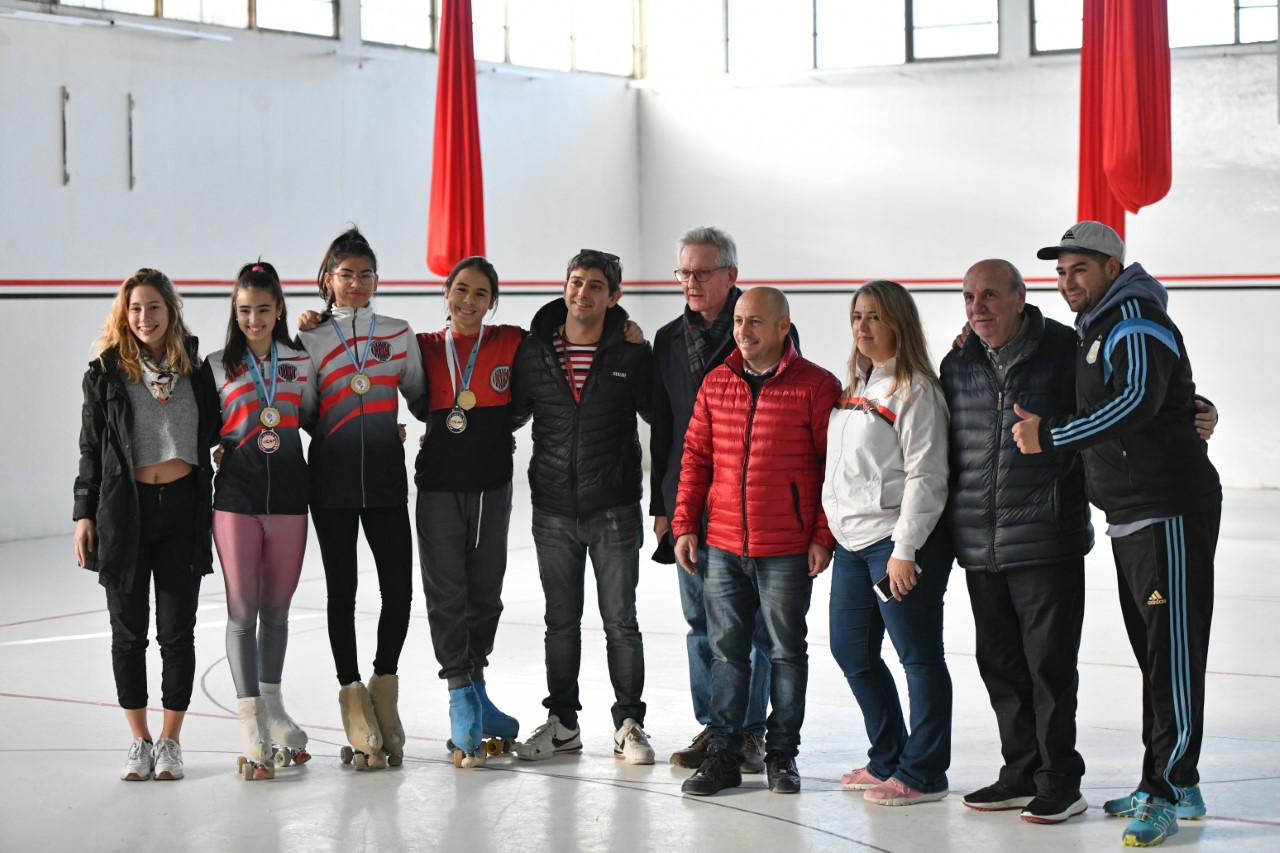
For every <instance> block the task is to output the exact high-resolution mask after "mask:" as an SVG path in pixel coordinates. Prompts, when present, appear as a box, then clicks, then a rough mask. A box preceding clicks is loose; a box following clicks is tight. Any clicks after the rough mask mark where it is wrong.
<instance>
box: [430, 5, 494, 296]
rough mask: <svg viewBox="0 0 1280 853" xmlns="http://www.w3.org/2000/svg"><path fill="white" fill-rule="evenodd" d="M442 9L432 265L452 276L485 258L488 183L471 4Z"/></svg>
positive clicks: (431, 220) (431, 213)
mask: <svg viewBox="0 0 1280 853" xmlns="http://www.w3.org/2000/svg"><path fill="white" fill-rule="evenodd" d="M440 5H441V18H440V70H439V79H438V81H437V85H436V135H435V145H434V148H433V154H432V165H431V207H430V213H429V216H430V220H429V223H428V226H427V267H428V268H430V270H431V271H432V272H433V273H435V274H436V275H448V274H449V271H450V270H452V269H453V265H454V264H456V263H457V262H458V261H460V260H462V259H463V258H465V257H467V256H468V255H483V254H484V180H483V177H482V175H481V171H480V119H479V116H478V114H477V111H476V62H475V51H474V49H473V46H472V42H471V0H444V2H442V3H441V4H440Z"/></svg>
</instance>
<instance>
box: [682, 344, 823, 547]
mask: <svg viewBox="0 0 1280 853" xmlns="http://www.w3.org/2000/svg"><path fill="white" fill-rule="evenodd" d="M839 396H840V383H839V382H838V381H837V380H836V378H835V377H834V376H832V375H831V374H830V373H828V372H827V371H826V370H823V369H822V368H821V367H819V366H818V365H816V364H814V363H813V362H810V361H807V360H805V359H804V358H802V357H801V356H800V354H799V353H797V352H796V351H795V348H794V347H793V346H792V344H791V342H790V341H788V342H787V348H786V352H785V353H784V354H783V356H782V363H781V364H780V365H779V366H778V372H777V373H775V374H774V375H773V376H772V377H771V378H770V379H769V380H768V381H767V382H765V384H764V387H763V388H762V389H761V390H760V396H759V398H758V399H757V400H756V402H755V404H754V405H753V404H752V401H751V388H750V387H748V385H747V382H746V380H745V379H744V378H743V361H742V353H740V352H738V351H737V350H734V351H733V352H732V353H731V354H730V355H729V357H728V358H727V359H725V362H724V364H722V365H720V366H719V367H717V368H716V369H715V370H713V371H711V372H710V373H709V374H707V377H706V379H704V380H703V381H702V387H701V388H700V389H699V391H698V399H697V402H696V403H694V408H693V418H692V419H691V420H690V421H689V429H688V431H687V432H686V433H685V437H684V457H683V459H682V461H681V464H680V489H679V492H678V493H677V495H676V510H675V514H674V516H673V517H672V519H671V532H672V535H673V536H675V537H677V538H678V537H680V536H682V535H684V534H686V533H694V534H696V533H698V529H699V526H700V522H701V520H702V515H703V508H704V507H705V508H706V513H707V544H708V545H713V546H715V547H716V548H719V549H721V550H723V551H728V552H730V553H733V554H737V555H739V556H744V557H778V556H783V555H788V554H803V553H805V552H806V551H808V549H809V545H810V543H812V542H817V543H818V544H819V545H822V546H823V547H824V548H828V549H830V548H832V547H833V546H834V545H835V540H834V539H833V538H832V536H831V531H830V530H829V529H828V528H827V520H826V517H825V516H824V515H823V512H822V473H823V465H824V462H825V460H826V453H827V421H828V419H829V418H830V417H831V409H832V407H833V406H834V405H835V403H836V400H837V399H838V398H839Z"/></svg>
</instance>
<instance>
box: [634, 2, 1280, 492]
mask: <svg viewBox="0 0 1280 853" xmlns="http://www.w3.org/2000/svg"><path fill="white" fill-rule="evenodd" d="M1008 5H1012V4H1006V6H1008ZM1015 23H1016V22H1015ZM1276 84H1277V80H1276V55H1275V46H1274V45H1268V46H1267V47H1266V48H1265V49H1252V50H1249V49H1236V50H1233V51H1225V50H1217V51H1215V50H1209V49H1202V50H1193V51H1185V50H1184V51H1177V52H1175V55H1174V60H1173V170H1174V171H1173V187H1172V190H1171V192H1170V193H1169V194H1168V196H1167V197H1166V198H1165V199H1164V200H1163V201H1161V202H1160V203H1159V204H1157V205H1155V206H1153V207H1151V208H1149V209H1146V210H1143V211H1141V212H1140V213H1139V215H1137V216H1130V217H1129V218H1128V225H1127V230H1128V234H1127V236H1128V246H1129V258H1130V260H1136V261H1139V262H1141V263H1142V264H1143V265H1144V266H1145V267H1146V268H1147V270H1149V271H1150V272H1152V273H1153V274H1155V275H1157V276H1160V275H1167V276H1211V275H1243V276H1246V277H1250V276H1254V277H1258V278H1252V279H1249V280H1251V281H1263V282H1265V281H1267V279H1263V278H1260V276H1262V275H1264V274H1270V275H1271V276H1272V278H1271V279H1270V284H1271V287H1272V288H1280V277H1277V276H1278V275H1280V236H1277V235H1280V125H1277V121H1276V104H1277V93H1276ZM1078 86H1079V62H1078V57H1076V56H1053V57H1037V58H1025V59H1021V60H999V61H997V60H990V61H986V60H984V61H973V62H948V63H934V64H929V63H922V64H919V65H915V66H911V67H906V68H902V67H897V68H885V69H868V70H863V71H858V72H849V73H845V74H827V75H823V76H822V77H821V79H792V80H787V81H774V83H772V84H762V83H749V82H746V83H743V82H739V83H738V84H736V85H727V84H726V83H725V81H718V82H716V83H708V84H706V85H703V86H701V87H699V88H689V87H687V86H684V87H676V86H673V85H665V84H662V83H657V84H655V85H654V86H653V87H652V88H649V89H646V90H645V91H644V92H643V97H642V99H641V103H640V110H641V120H640V127H641V152H640V153H641V168H642V172H641V174H642V181H641V198H640V204H641V216H642V219H641V233H642V235H643V248H644V261H645V264H646V267H647V268H648V269H653V270H655V271H660V273H661V274H664V275H665V274H668V273H667V272H666V271H667V270H670V269H671V268H672V267H673V266H674V264H673V261H674V259H675V255H676V252H675V248H674V243H675V240H676V239H677V238H678V236H679V234H680V233H681V232H682V231H683V230H685V229H686V228H688V227H690V226H693V225H702V224H714V225H719V226H721V227H724V228H725V229H727V230H728V231H730V232H731V233H732V234H733V235H734V236H735V237H736V238H737V240H738V244H739V253H740V267H741V277H742V279H743V280H745V281H746V282H748V283H752V282H757V283H770V282H782V283H783V284H782V285H781V286H783V288H784V289H785V290H787V291H789V292H792V293H797V292H798V293H801V294H803V292H804V291H805V290H806V289H808V290H813V289H817V288H820V287H829V285H816V286H815V285H813V284H807V283H806V282H808V281H812V280H815V279H819V280H821V279H843V280H849V281H851V282H856V281H861V280H866V279H869V278H893V279H904V280H905V279H933V280H951V281H953V282H958V280H959V279H960V278H961V277H962V276H963V274H964V271H965V270H966V269H967V268H968V266H969V265H970V264H971V263H972V262H974V261H977V260H979V259H982V258H987V257H1004V258H1008V259H1010V260H1011V261H1013V262H1014V263H1015V264H1016V265H1017V266H1018V267H1019V268H1020V269H1021V270H1022V272H1023V274H1024V275H1025V276H1027V277H1029V278H1032V277H1039V278H1041V279H1042V281H1041V282H1033V283H1032V286H1033V288H1041V292H1033V293H1032V294H1031V296H1030V298H1031V300H1032V301H1033V302H1035V303H1036V304H1038V305H1039V306H1040V307H1042V308H1043V309H1045V310H1046V313H1047V314H1048V315H1049V316H1052V317H1055V318H1056V319H1059V320H1062V321H1064V322H1068V323H1069V322H1070V321H1071V315H1070V313H1069V312H1068V311H1067V310H1066V308H1065V304H1064V303H1063V301H1062V299H1061V298H1060V297H1059V296H1058V295H1057V293H1056V292H1055V291H1054V290H1052V288H1053V287H1054V285H1055V282H1052V281H1043V279H1045V278H1046V277H1050V278H1051V277H1053V275H1054V271H1053V264H1052V263H1051V262H1044V261H1039V260H1037V259H1036V257H1035V252H1036V250H1037V249H1038V248H1040V247H1042V246H1045V245H1051V244H1054V243H1056V242H1057V241H1058V239H1059V237H1060V236H1061V234H1062V232H1063V231H1065V230H1066V228H1067V227H1068V226H1070V225H1071V224H1072V223H1073V222H1074V221H1075V216H1076V171H1077V165H1076V164H1077V152H1078V141H1077V134H1078V126H1079V124H1078V109H1079V107H1078ZM655 274H656V273H655ZM940 288H941V289H944V290H947V291H948V292H936V291H937V290H938V289H940ZM933 290H934V291H935V292H929V290H928V289H927V288H922V289H921V290H918V291H917V292H916V296H917V300H918V303H919V305H920V308H921V311H922V314H923V317H924V320H925V324H926V328H927V331H928V333H929V338H930V344H931V349H932V352H933V354H934V355H935V357H936V358H938V359H940V358H941V356H942V355H943V354H945V352H946V348H947V347H948V346H949V345H950V341H951V339H952V337H953V336H954V335H955V333H956V332H957V331H958V329H959V327H960V326H961V325H962V324H963V322H964V314H963V304H962V301H961V297H960V295H959V286H958V283H956V284H951V285H945V284H944V285H938V286H935V287H933ZM659 302H661V305H659V304H657V303H659ZM791 304H792V310H793V314H794V316H795V318H796V320H797V322H798V323H799V324H800V327H801V330H802V338H803V342H804V350H805V353H806V355H808V356H810V357H811V358H814V359H815V360H817V361H818V362H820V363H821V364H823V365H824V366H825V367H827V368H828V369H830V370H832V371H834V372H835V373H836V374H837V375H839V376H841V377H842V378H843V377H844V365H845V364H846V362H847V359H848V354H849V347H850V339H849V332H848V326H847V319H848V307H849V295H848V292H847V291H846V292H844V293H841V294H838V295H837V294H827V295H798V296H793V297H792V299H791ZM677 307H678V300H676V299H675V298H674V297H672V298H666V297H663V298H662V299H660V300H659V299H654V298H650V300H649V303H648V304H646V312H647V315H648V316H650V317H654V316H655V315H656V316H658V317H666V316H672V315H674V312H675V310H676V308H677ZM1170 312H1171V314H1172V316H1173V318H1174V320H1175V321H1176V322H1177V323H1178V324H1179V326H1180V328H1181V329H1182V331H1183V333H1184V335H1185V338H1186V342H1187V347H1188V351H1189V352H1190V354H1191V358H1192V363H1193V366H1194V369H1195V376H1196V379H1197V384H1198V386H1199V388H1200V389H1201V391H1202V392H1203V393H1204V394H1205V395H1206V396H1208V397H1210V398H1211V399H1212V400H1214V402H1215V403H1216V404H1217V405H1218V406H1219V408H1220V409H1221V412H1222V418H1223V420H1222V425H1221V427H1220V430H1219V432H1218V435H1217V437H1215V439H1214V440H1213V445H1212V456H1213V459H1214V461H1215V463H1216V464H1217V465H1218V468H1219V471H1220V472H1221V474H1222V477H1223V480H1224V482H1225V483H1227V484H1229V485H1233V486H1249V487H1256V486H1264V487H1272V488H1274V487H1278V486H1280V444H1277V442H1276V441H1275V440H1274V433H1275V423H1276V422H1277V419H1280V397H1278V396H1277V394H1276V390H1277V388H1280V384H1278V383H1277V381H1276V380H1275V378H1274V376H1273V370H1272V362H1273V359H1274V355H1275V352H1276V347H1275V338H1274V331H1273V329H1274V323H1275V318H1276V317H1277V316H1280V289H1271V290H1252V291H1240V290H1225V289H1221V287H1214V286H1212V285H1211V289H1199V290H1177V291H1174V292H1173V294H1172V296H1171V301H1170ZM651 322H652V323H653V325H655V326H656V323H657V321H656V317H655V319H654V320H653V321H651Z"/></svg>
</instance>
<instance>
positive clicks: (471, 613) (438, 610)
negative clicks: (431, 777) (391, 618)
mask: <svg viewBox="0 0 1280 853" xmlns="http://www.w3.org/2000/svg"><path fill="white" fill-rule="evenodd" d="M444 297H445V303H446V305H447V306H448V310H449V322H448V325H446V327H445V328H444V329H442V330H441V331H438V332H427V333H423V334H420V335H418V345H419V347H420V348H421V351H422V362H423V365H424V367H425V369H426V372H427V378H428V382H427V384H428V386H429V388H430V410H431V413H430V415H429V416H428V419H427V433H426V435H425V436H424V438H423V442H422V448H421V450H419V451H418V460H417V466H416V470H417V474H416V476H415V478H414V479H415V482H416V483H417V486H418V507H417V520H418V525H417V526H418V554H419V557H420V561H421V563H422V586H423V590H424V591H425V594H426V599H427V621H428V622H429V624H430V626H431V642H432V645H433V646H434V647H435V653H436V660H438V661H439V662H440V677H441V678H443V679H444V680H445V682H446V683H447V684H448V687H449V722H450V731H451V738H450V747H451V749H452V750H453V763H454V766H456V767H473V766H480V765H483V764H484V761H485V755H486V753H489V754H493V755H497V754H499V753H501V752H506V751H508V750H510V749H511V746H512V742H513V741H514V739H515V737H516V735H517V734H518V729H519V723H518V722H516V720H515V718H513V717H511V716H510V715H508V714H504V713H503V712H502V711H500V710H498V708H497V707H495V706H494V704H493V702H492V701H490V699H489V696H488V692H487V689H486V686H485V679H484V668H485V666H487V665H488V663H489V659H488V656H489V653H490V652H492V651H493V641H494V636H495V634H496V633H497V630H498V618H499V617H500V616H501V614H502V580H503V577H504V575H505V574H506V570H507V528H508V525H509V523H510V521H511V473H512V460H511V456H512V444H511V428H510V425H509V423H508V420H507V404H508V403H509V402H510V400H511V365H512V363H513V362H514V360H515V355H516V350H517V349H519V347H520V342H521V341H522V340H524V336H525V332H524V330H523V329H521V328H520V327H518V326H486V325H484V318H485V315H486V314H487V313H488V312H489V311H490V310H492V309H493V308H494V307H495V306H496V305H497V304H498V273H497V272H496V271H495V270H494V268H493V265H492V264H491V263H489V261H487V260H485V259H484V258H481V257H471V258H465V259H463V260H462V261H459V262H458V264H457V266H455V267H454V268H453V271H452V272H450V273H449V277H448V279H446V280H445V283H444ZM482 747H483V748H482Z"/></svg>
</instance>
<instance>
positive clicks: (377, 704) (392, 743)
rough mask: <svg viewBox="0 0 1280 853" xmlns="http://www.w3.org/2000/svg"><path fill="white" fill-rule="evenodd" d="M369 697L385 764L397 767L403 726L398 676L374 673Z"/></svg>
mask: <svg viewBox="0 0 1280 853" xmlns="http://www.w3.org/2000/svg"><path fill="white" fill-rule="evenodd" d="M369 698H370V699H371V700H373V713H374V715H375V716H377V718H378V730H379V731H380V732H382V751H383V753H384V754H385V755H386V758H387V764H389V765H391V766H392V767H399V766H400V764H401V762H403V761H404V726H402V725H401V724H400V709H399V707H398V706H397V703H398V701H399V699H400V676H398V675H378V674H376V673H375V674H374V675H373V676H372V677H371V678H370V679H369Z"/></svg>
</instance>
